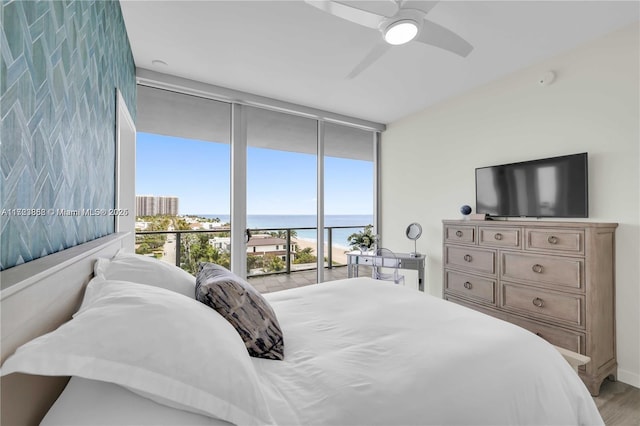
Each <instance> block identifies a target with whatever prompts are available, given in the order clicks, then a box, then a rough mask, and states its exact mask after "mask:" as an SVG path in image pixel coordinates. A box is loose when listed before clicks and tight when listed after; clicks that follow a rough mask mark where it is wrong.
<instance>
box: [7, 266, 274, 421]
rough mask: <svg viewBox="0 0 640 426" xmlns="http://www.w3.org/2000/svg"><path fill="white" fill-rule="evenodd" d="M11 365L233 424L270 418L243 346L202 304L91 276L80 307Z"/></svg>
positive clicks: (26, 346)
mask: <svg viewBox="0 0 640 426" xmlns="http://www.w3.org/2000/svg"><path fill="white" fill-rule="evenodd" d="M14 372H22V373H27V374H39V375H45V376H79V377H84V378H87V379H93V380H101V381H105V382H112V383H116V384H118V385H121V386H124V387H127V388H129V389H130V390H132V391H134V392H136V393H139V394H141V395H143V396H146V397H148V398H150V399H153V400H154V401H156V402H159V403H161V404H164V405H168V406H171V407H174V408H180V409H183V410H186V411H191V412H194V413H198V414H204V415H207V416H210V417H216V418H218V419H222V420H225V421H228V422H231V423H234V424H247V425H264V424H273V423H274V422H273V419H272V417H271V414H270V412H269V409H268V407H267V405H266V402H265V399H264V395H263V393H262V390H261V388H260V384H259V379H258V376H257V375H256V371H255V369H254V366H253V364H252V362H251V360H250V357H249V354H248V353H247V349H246V347H245V345H244V343H243V341H242V339H241V338H240V336H239V335H238V333H237V332H236V330H235V329H234V328H233V326H231V324H229V322H228V321H227V320H225V319H224V318H223V317H222V316H220V314H218V313H217V312H216V311H214V310H213V309H211V308H209V307H208V306H205V305H204V304H202V303H200V302H198V301H196V300H194V299H188V298H186V297H182V296H180V295H177V294H176V293H174V292H171V291H168V290H164V289H160V288H156V287H151V286H148V285H143V284H135V283H127V282H121V281H105V280H102V279H99V278H94V279H93V280H92V281H91V282H90V283H89V284H88V286H87V291H86V293H85V298H84V300H83V303H82V307H81V309H80V311H78V312H77V313H76V314H75V315H74V318H73V319H72V320H71V321H69V322H67V323H65V324H63V325H62V326H60V327H59V328H58V329H57V330H55V331H53V332H51V333H48V334H46V335H44V336H40V337H38V338H36V339H34V340H32V341H30V342H28V343H26V344H24V345H23V346H21V347H20V348H18V350H17V351H16V352H15V354H14V355H12V356H11V357H9V358H8V359H7V360H6V361H5V363H4V365H3V366H2V370H1V372H0V375H2V376H4V375H7V374H10V373H14Z"/></svg>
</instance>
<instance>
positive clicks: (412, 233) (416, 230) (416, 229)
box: [406, 222, 422, 257]
mask: <svg viewBox="0 0 640 426" xmlns="http://www.w3.org/2000/svg"><path fill="white" fill-rule="evenodd" d="M406 234H407V238H408V239H410V240H413V252H412V253H409V254H410V255H411V256H412V257H419V256H420V253H418V250H417V246H418V243H417V242H416V240H417V239H418V238H420V235H422V226H420V224H419V223H417V222H413V223H411V224H409V226H407V231H406Z"/></svg>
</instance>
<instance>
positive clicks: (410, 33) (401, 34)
mask: <svg viewBox="0 0 640 426" xmlns="http://www.w3.org/2000/svg"><path fill="white" fill-rule="evenodd" d="M417 35H418V24H417V23H416V22H415V21H413V20H411V19H402V20H400V21H395V22H392V23H391V24H390V25H389V26H387V28H386V29H385V30H384V41H386V42H387V43H389V44H392V45H394V46H397V45H400V44H405V43H409V42H410V41H411V40H413V39H414V38H415V37H416V36H417Z"/></svg>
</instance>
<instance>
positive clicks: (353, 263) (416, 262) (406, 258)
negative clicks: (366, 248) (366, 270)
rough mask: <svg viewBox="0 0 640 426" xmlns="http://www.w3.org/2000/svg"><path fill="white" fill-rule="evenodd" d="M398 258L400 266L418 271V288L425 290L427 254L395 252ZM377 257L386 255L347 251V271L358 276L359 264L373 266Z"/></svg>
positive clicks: (380, 257) (349, 274) (351, 275)
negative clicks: (414, 255) (413, 254)
mask: <svg viewBox="0 0 640 426" xmlns="http://www.w3.org/2000/svg"><path fill="white" fill-rule="evenodd" d="M395 255H396V258H397V259H398V262H399V263H398V268H400V269H411V270H414V271H418V290H420V291H424V262H425V255H424V254H421V255H419V256H418V257H413V256H411V255H410V254H409V253H395ZM375 259H382V262H383V263H384V256H378V255H376V254H375V253H361V252H359V251H350V252H347V273H348V276H349V278H352V277H357V276H358V266H360V265H366V266H373V264H374V260H375Z"/></svg>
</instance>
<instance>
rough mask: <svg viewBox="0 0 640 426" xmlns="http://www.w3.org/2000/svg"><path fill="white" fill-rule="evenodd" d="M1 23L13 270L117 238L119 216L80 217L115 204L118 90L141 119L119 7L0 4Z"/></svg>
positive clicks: (0, 165) (0, 264)
mask: <svg viewBox="0 0 640 426" xmlns="http://www.w3.org/2000/svg"><path fill="white" fill-rule="evenodd" d="M0 22H1V24H2V26H1V28H0V51H1V57H0V169H1V175H0V185H1V186H0V210H1V216H0V269H7V268H11V267H13V266H15V265H19V264H21V263H23V262H28V261H30V260H33V259H36V258H39V257H42V256H46V255H48V254H51V253H54V252H57V251H60V250H63V249H65V248H68V247H71V246H74V245H77V244H81V243H84V242H87V241H91V240H93V239H96V238H99V237H102V236H104V235H107V234H110V233H113V232H114V218H113V216H108V215H107V216H84V215H79V216H75V215H74V214H75V212H82V211H83V209H109V208H113V207H114V198H115V196H114V191H115V186H114V175H115V118H116V88H118V89H119V90H120V91H121V92H122V94H123V96H124V98H125V101H126V103H127V105H128V107H129V110H130V112H131V114H132V116H133V117H134V119H135V105H136V99H135V96H136V83H135V64H134V61H133V55H132V53H131V46H130V45H129V39H128V38H127V33H126V28H125V25H124V21H123V19H122V13H121V11H120V4H119V3H118V2H117V1H86V0H84V1H20V0H14V1H7V0H2V3H1V4H0ZM20 209H27V210H20ZM64 213H66V214H64ZM69 214H70V215H69Z"/></svg>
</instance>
